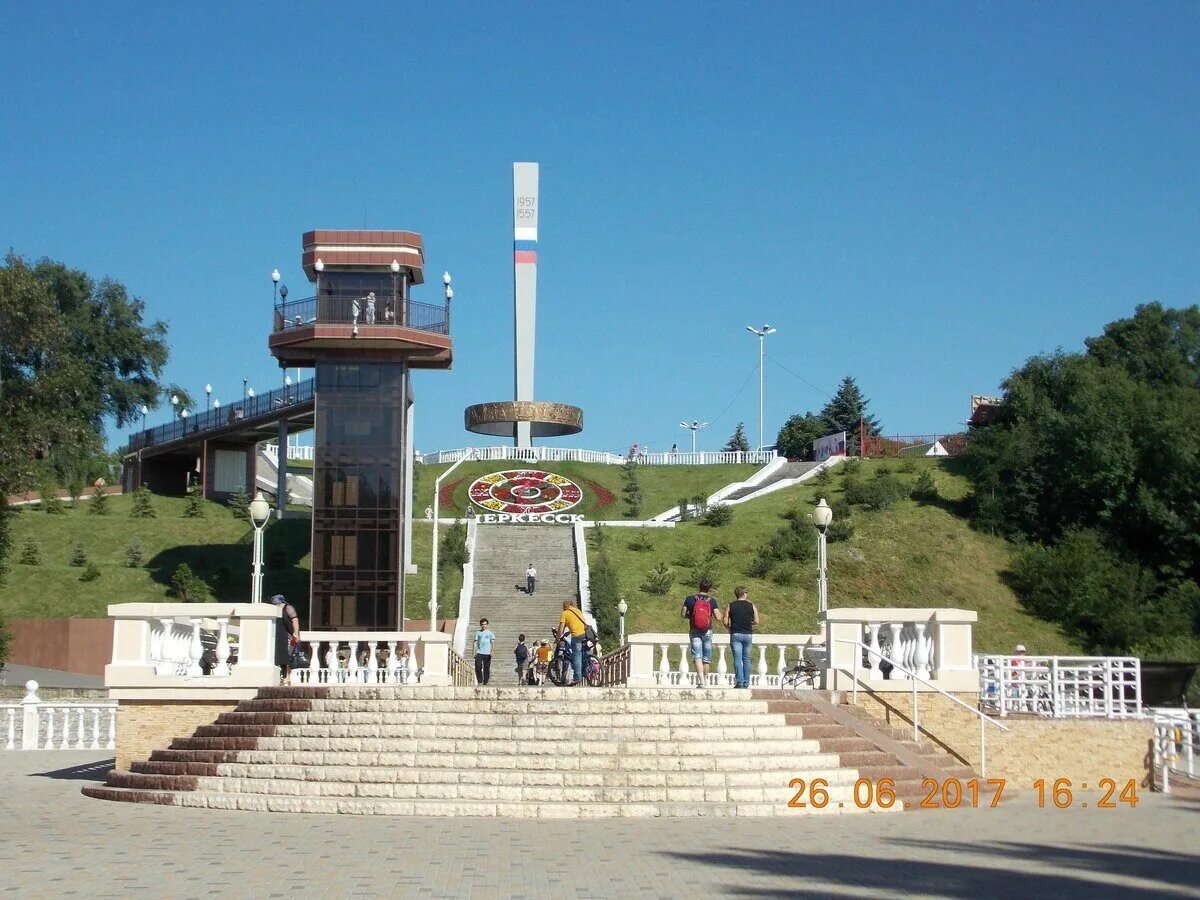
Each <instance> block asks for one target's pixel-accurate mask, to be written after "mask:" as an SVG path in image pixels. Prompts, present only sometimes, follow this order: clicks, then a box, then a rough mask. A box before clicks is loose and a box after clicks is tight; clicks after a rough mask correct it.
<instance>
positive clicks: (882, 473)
mask: <svg viewBox="0 0 1200 900" xmlns="http://www.w3.org/2000/svg"><path fill="white" fill-rule="evenodd" d="M891 474H892V467H891V466H889V465H887V463H882V464H880V465H878V466H876V467H875V477H876V478H887V476H889V475H891Z"/></svg>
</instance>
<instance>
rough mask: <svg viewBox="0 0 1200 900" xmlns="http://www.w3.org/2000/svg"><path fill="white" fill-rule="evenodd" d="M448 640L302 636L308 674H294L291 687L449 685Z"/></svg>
mask: <svg viewBox="0 0 1200 900" xmlns="http://www.w3.org/2000/svg"><path fill="white" fill-rule="evenodd" d="M450 641H451V636H450V635H448V634H440V633H437V632H424V631H395V632H380V631H364V632H361V633H347V632H344V631H302V632H300V642H301V643H302V644H307V645H308V650H309V664H308V667H307V668H301V669H293V670H292V672H291V675H290V681H291V683H292V684H344V685H354V684H363V685H370V684H374V685H378V684H395V685H404V684H421V683H422V682H423V681H424V679H425V675H426V672H428V673H429V676H430V683H433V684H448V683H449V681H448V674H449V660H448V654H447V650H448V648H449V646H450Z"/></svg>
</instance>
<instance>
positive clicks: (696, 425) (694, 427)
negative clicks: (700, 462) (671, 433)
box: [679, 419, 708, 453]
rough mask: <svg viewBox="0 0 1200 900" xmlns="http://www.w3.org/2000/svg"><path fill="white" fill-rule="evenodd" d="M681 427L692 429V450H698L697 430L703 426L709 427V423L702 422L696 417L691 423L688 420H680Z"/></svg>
mask: <svg viewBox="0 0 1200 900" xmlns="http://www.w3.org/2000/svg"><path fill="white" fill-rule="evenodd" d="M679 427H680V428H686V429H687V430H688V431H690V432H691V433H692V452H693V453H695V452H696V432H697V431H699V430H700V429H701V428H707V427H708V423H707V422H700V421H697V420H696V419H692V424H690V425H689V424H688V423H687V422H680V423H679Z"/></svg>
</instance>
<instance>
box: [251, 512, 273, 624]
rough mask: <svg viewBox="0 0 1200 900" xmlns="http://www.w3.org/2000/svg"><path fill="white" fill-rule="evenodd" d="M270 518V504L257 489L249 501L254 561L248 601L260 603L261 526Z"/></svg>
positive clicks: (264, 525) (263, 526)
mask: <svg viewBox="0 0 1200 900" xmlns="http://www.w3.org/2000/svg"><path fill="white" fill-rule="evenodd" d="M270 518H271V504H270V503H268V502H267V499H266V498H265V497H264V496H263V495H262V491H259V492H258V493H256V494H255V495H254V499H253V500H251V501H250V524H251V525H253V526H254V563H253V568H252V569H251V570H250V602H251V603H262V556H263V528H265V527H266V525H267V520H268V519H270Z"/></svg>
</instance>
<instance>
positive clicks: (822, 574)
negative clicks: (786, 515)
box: [809, 497, 833, 617]
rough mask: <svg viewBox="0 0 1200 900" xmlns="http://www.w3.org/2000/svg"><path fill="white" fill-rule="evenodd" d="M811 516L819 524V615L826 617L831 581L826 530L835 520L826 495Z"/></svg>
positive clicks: (813, 521) (814, 522)
mask: <svg viewBox="0 0 1200 900" xmlns="http://www.w3.org/2000/svg"><path fill="white" fill-rule="evenodd" d="M809 518H810V519H812V523H813V524H814V525H816V526H817V615H818V616H821V617H824V615H825V613H826V611H827V610H828V609H829V582H828V580H827V579H826V568H827V565H828V562H827V560H828V557H827V556H826V554H825V532H826V531H828V530H829V523H830V522H832V521H833V510H832V509H830V508H829V504H828V503H826V502H825V498H824V497H822V498H821V502H820V503H818V504H817V508H816V509H815V510H813V512H812V514H811V515H810V516H809Z"/></svg>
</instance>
